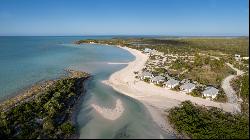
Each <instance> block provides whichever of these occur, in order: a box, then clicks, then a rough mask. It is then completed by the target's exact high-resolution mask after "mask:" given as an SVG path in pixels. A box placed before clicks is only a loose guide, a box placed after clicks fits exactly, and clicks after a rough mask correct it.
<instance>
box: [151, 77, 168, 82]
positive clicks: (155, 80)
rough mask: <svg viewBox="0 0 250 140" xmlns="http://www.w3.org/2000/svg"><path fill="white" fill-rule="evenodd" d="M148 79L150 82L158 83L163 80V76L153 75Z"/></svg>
mask: <svg viewBox="0 0 250 140" xmlns="http://www.w3.org/2000/svg"><path fill="white" fill-rule="evenodd" d="M150 81H151V83H156V84H159V83H161V82H165V77H163V76H155V77H153V78H152V79H151V80H150Z"/></svg>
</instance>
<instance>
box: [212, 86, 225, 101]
mask: <svg viewBox="0 0 250 140" xmlns="http://www.w3.org/2000/svg"><path fill="white" fill-rule="evenodd" d="M214 100H215V101H217V102H223V103H225V102H227V96H226V93H225V92H224V91H223V89H220V90H219V94H218V95H217V96H216V98H215V99H214Z"/></svg>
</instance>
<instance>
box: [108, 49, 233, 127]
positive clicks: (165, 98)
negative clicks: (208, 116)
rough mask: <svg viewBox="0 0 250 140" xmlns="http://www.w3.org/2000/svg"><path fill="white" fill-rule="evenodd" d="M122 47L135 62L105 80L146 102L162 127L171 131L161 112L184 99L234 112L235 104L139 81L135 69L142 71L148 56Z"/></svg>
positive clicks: (122, 91)
mask: <svg viewBox="0 0 250 140" xmlns="http://www.w3.org/2000/svg"><path fill="white" fill-rule="evenodd" d="M121 48H123V49H125V50H127V51H129V52H130V53H131V54H133V55H134V56H135V57H136V59H135V60H134V61H133V62H130V63H129V65H128V66H127V67H125V68H124V69H122V70H120V71H118V72H115V73H113V74H112V75H111V76H110V78H109V80H107V81H104V83H106V84H108V85H110V86H112V87H113V88H114V89H115V90H117V91H119V92H120V93H122V94H125V95H127V96H130V97H133V98H135V99H137V100H139V101H141V102H142V103H144V104H145V105H146V107H147V108H148V109H149V112H150V113H151V115H152V118H153V120H154V121H155V122H156V123H157V124H158V125H159V126H160V127H161V126H165V127H166V128H164V127H163V129H164V130H166V131H170V130H171V128H170V127H169V124H167V123H166V121H165V122H164V121H163V120H162V115H161V114H162V112H163V110H165V109H167V110H168V109H170V108H172V107H174V106H178V105H179V104H180V103H181V102H182V101H185V100H190V101H192V102H194V103H196V104H199V105H205V106H214V107H218V108H222V109H224V110H225V111H228V112H233V110H234V108H235V104H231V103H218V102H213V101H210V100H205V99H202V98H199V97H193V96H189V95H186V94H183V93H180V92H176V91H172V90H169V89H166V88H161V87H157V86H155V85H152V84H148V83H145V82H143V81H139V80H138V79H136V78H135V74H134V71H140V70H141V69H142V68H143V66H144V65H145V63H146V61H147V59H148V56H147V55H145V54H143V53H141V52H140V51H138V50H135V49H131V48H127V47H121ZM156 112H158V113H156Z"/></svg>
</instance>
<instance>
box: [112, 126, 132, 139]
mask: <svg viewBox="0 0 250 140" xmlns="http://www.w3.org/2000/svg"><path fill="white" fill-rule="evenodd" d="M129 126H130V123H127V124H125V125H124V126H123V127H122V128H120V129H119V130H117V131H116V132H115V134H114V137H113V139H127V138H130V134H129V132H128V128H129Z"/></svg>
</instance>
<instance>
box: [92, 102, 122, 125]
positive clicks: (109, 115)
mask: <svg viewBox="0 0 250 140" xmlns="http://www.w3.org/2000/svg"><path fill="white" fill-rule="evenodd" d="M91 106H92V107H93V108H94V109H95V110H96V111H97V112H98V113H100V115H101V116H103V117H104V118H106V119H108V120H116V119H118V118H120V117H121V115H122V113H123V111H124V107H123V105H122V102H121V100H120V99H117V100H116V105H115V107H114V108H105V107H100V106H98V105H96V104H92V105H91Z"/></svg>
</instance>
